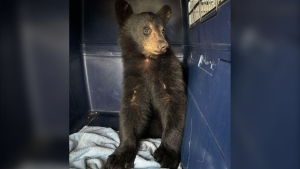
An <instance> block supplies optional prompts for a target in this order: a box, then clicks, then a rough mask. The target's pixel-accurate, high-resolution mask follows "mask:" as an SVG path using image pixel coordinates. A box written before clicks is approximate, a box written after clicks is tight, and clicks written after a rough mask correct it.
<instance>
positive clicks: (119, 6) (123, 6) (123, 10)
mask: <svg viewBox="0 0 300 169" xmlns="http://www.w3.org/2000/svg"><path fill="white" fill-rule="evenodd" d="M115 13H116V17H117V22H118V24H119V26H123V24H124V22H125V21H126V19H127V18H128V17H129V16H130V15H131V14H133V11H132V8H131V6H130V4H129V3H128V2H126V1H124V0H117V1H116V2H115Z"/></svg>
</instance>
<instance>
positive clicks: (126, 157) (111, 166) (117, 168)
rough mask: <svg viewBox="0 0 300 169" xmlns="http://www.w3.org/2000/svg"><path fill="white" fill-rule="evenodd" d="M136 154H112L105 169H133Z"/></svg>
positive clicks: (129, 152)
mask: <svg viewBox="0 0 300 169" xmlns="http://www.w3.org/2000/svg"><path fill="white" fill-rule="evenodd" d="M135 156H136V153H135V152H131V151H128V152H123V153H120V154H112V155H110V156H109V157H108V159H107V162H106V163H105V166H104V169H128V168H133V166H134V160H135Z"/></svg>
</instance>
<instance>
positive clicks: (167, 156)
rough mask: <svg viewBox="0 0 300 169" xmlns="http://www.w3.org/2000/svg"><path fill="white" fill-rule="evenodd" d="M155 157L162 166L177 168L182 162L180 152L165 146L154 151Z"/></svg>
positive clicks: (171, 168)
mask: <svg viewBox="0 0 300 169" xmlns="http://www.w3.org/2000/svg"><path fill="white" fill-rule="evenodd" d="M153 157H154V158H155V160H156V161H157V162H158V163H159V164H160V166H161V167H162V168H170V169H177V167H178V165H179V163H180V153H175V152H174V151H172V150H168V149H167V148H165V147H164V146H159V147H158V148H157V150H156V151H155V152H154V154H153Z"/></svg>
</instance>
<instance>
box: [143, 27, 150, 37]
mask: <svg viewBox="0 0 300 169" xmlns="http://www.w3.org/2000/svg"><path fill="white" fill-rule="evenodd" d="M150 33H151V29H150V28H148V27H145V28H144V34H145V35H149V34H150Z"/></svg>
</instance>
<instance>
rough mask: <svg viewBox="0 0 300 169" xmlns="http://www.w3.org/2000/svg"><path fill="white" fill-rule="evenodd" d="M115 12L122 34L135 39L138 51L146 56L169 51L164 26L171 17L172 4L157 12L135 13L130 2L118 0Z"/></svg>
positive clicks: (155, 55)
mask: <svg viewBox="0 0 300 169" xmlns="http://www.w3.org/2000/svg"><path fill="white" fill-rule="evenodd" d="M115 12H116V18H117V22H118V25H119V31H120V32H121V33H120V35H122V36H123V37H126V38H130V40H132V41H134V42H135V45H137V48H136V49H137V50H138V52H140V53H142V54H143V55H144V56H145V57H146V58H157V57H158V56H159V55H161V54H163V53H165V52H166V51H167V49H168V48H169V44H168V42H167V40H166V39H165V32H164V28H165V26H166V24H167V23H168V22H169V20H170V18H171V14H172V11H171V8H170V6H168V5H165V6H163V7H162V8H161V9H160V10H159V11H158V12H157V13H156V14H154V13H152V12H142V13H139V14H135V13H133V10H132V8H131V6H130V4H129V3H128V2H126V1H124V0H118V1H116V3H115ZM120 38H122V37H120ZM126 38H124V39H123V40H125V39H126ZM127 40H128V39H127Z"/></svg>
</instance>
